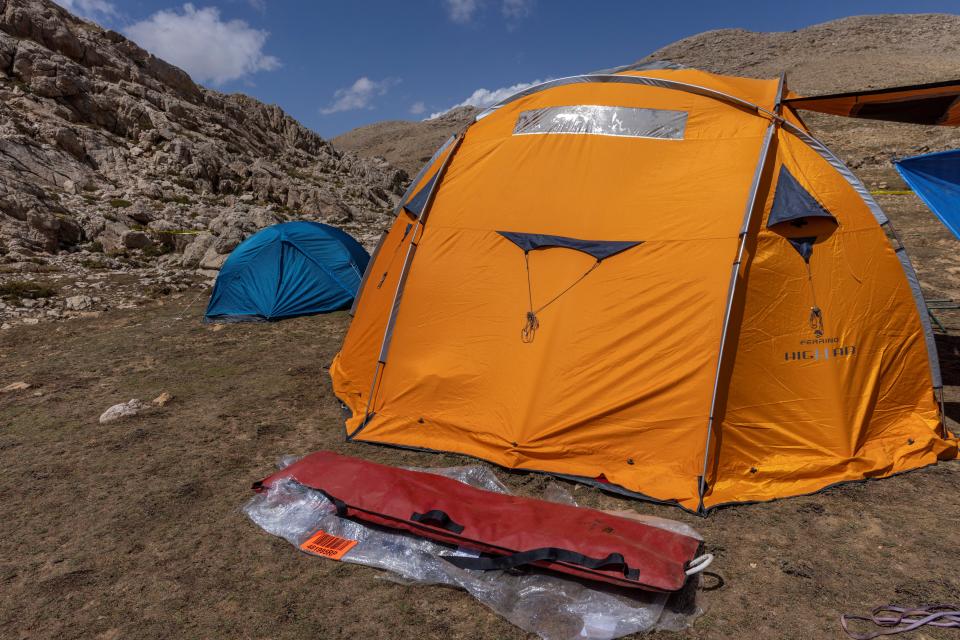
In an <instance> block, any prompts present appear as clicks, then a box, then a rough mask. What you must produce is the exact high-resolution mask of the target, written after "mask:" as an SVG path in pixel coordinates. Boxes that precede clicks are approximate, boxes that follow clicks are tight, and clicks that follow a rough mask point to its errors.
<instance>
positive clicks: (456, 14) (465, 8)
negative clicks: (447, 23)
mask: <svg viewBox="0 0 960 640" xmlns="http://www.w3.org/2000/svg"><path fill="white" fill-rule="evenodd" d="M443 4H444V5H446V7H447V15H448V16H450V19H451V20H453V21H454V22H456V23H458V24H467V23H468V22H470V21H471V20H473V16H474V14H476V13H477V9H479V8H480V0H443Z"/></svg>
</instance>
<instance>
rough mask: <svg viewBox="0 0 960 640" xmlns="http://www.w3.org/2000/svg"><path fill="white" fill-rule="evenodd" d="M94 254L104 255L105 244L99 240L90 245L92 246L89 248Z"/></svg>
mask: <svg viewBox="0 0 960 640" xmlns="http://www.w3.org/2000/svg"><path fill="white" fill-rule="evenodd" d="M87 249H89V250H90V251H92V252H93V253H103V243H102V242H100V241H99V240H94V241H93V242H91V243H90V246H89V247H87Z"/></svg>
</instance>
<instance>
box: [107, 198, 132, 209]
mask: <svg viewBox="0 0 960 640" xmlns="http://www.w3.org/2000/svg"><path fill="white" fill-rule="evenodd" d="M110 206H111V207H113V208H114V209H126V208H127V207H130V206H133V203H132V202H130V201H129V200H124V199H123V198H114V199H113V200H111V201H110Z"/></svg>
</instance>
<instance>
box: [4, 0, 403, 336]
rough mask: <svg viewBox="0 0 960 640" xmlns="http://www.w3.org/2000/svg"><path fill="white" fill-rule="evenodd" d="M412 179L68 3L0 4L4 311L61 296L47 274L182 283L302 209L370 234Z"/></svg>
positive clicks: (369, 237)
mask: <svg viewBox="0 0 960 640" xmlns="http://www.w3.org/2000/svg"><path fill="white" fill-rule="evenodd" d="M406 181H407V176H406V175H405V174H404V173H403V172H402V171H399V170H397V169H394V168H392V167H390V166H388V165H387V163H386V162H385V161H383V160H371V159H365V158H361V157H359V156H357V155H355V154H353V153H350V152H343V151H341V150H339V149H337V148H336V147H334V146H333V145H331V144H330V143H329V142H327V141H325V140H323V139H322V138H321V137H320V136H318V135H317V134H316V133H314V132H312V131H310V130H308V129H306V128H305V127H303V126H302V125H300V124H299V123H298V122H297V121H296V120H294V119H293V118H291V117H290V116H288V115H287V114H285V113H284V112H283V111H282V110H281V109H280V108H279V107H277V106H271V105H265V104H262V103H260V102H258V101H256V100H254V99H252V98H250V97H247V96H245V95H240V94H234V95H224V94H221V93H218V92H216V91H212V90H209V89H206V88H204V87H201V86H199V85H197V84H195V83H194V82H193V81H192V80H191V79H190V77H189V76H188V75H187V74H186V73H185V72H183V71H182V70H180V69H178V68H176V67H174V66H172V65H170V64H168V63H166V62H164V61H163V60H160V59H158V58H156V57H154V56H153V55H151V54H149V53H148V52H146V51H144V50H143V49H141V48H140V47H138V46H137V45H136V44H134V43H133V42H131V41H129V40H127V39H126V38H125V37H124V36H122V35H120V34H119V33H116V32H113V31H108V30H104V29H102V28H101V27H99V26H97V25H95V24H93V23H90V22H86V21H83V20H81V19H79V18H76V17H74V16H73V15H71V14H70V13H68V12H67V11H65V10H64V9H62V8H60V7H59V6H57V5H55V4H53V3H52V2H48V1H47V0H0V305H4V306H0V320H6V319H9V317H11V313H12V312H11V311H10V308H11V307H12V306H13V305H18V304H19V303H20V302H22V301H23V300H24V299H26V301H27V302H26V304H28V306H31V305H30V301H31V300H33V306H36V305H39V306H46V305H47V302H45V301H44V300H43V298H44V297H45V296H43V295H40V294H42V290H38V289H36V288H34V289H31V288H30V286H28V285H26V284H24V282H29V281H31V280H36V279H37V278H36V277H35V275H29V274H31V273H33V274H36V272H40V273H42V274H45V275H44V279H45V280H50V281H58V280H64V278H65V276H64V274H74V275H78V274H79V275H84V274H90V273H92V275H93V276H96V277H98V278H99V279H100V280H103V279H104V278H106V280H112V279H111V278H110V277H107V276H112V275H116V274H118V273H125V272H131V271H132V272H137V271H138V270H139V271H143V270H144V269H153V271H154V272H156V270H157V269H158V268H159V269H161V270H163V273H159V272H158V273H153V275H152V276H143V277H139V278H138V279H137V282H139V281H140V280H143V279H146V280H148V281H151V283H152V284H156V282H153V281H154V280H162V279H163V278H166V279H167V280H170V279H171V278H172V279H173V280H177V279H178V278H180V277H181V276H182V275H183V274H182V273H180V272H179V271H178V270H184V269H185V270H190V271H192V270H193V269H196V268H201V269H205V270H208V271H209V270H214V269H217V268H219V266H220V265H221V264H222V263H223V260H224V259H225V258H226V255H227V254H228V253H229V252H230V251H231V250H232V249H233V248H234V247H235V246H236V245H237V244H238V243H239V242H240V241H241V240H242V239H243V238H244V237H246V236H248V235H249V234H250V233H252V232H254V231H255V230H257V229H259V228H261V227H264V226H266V225H269V224H273V223H275V222H280V221H283V220H286V219H289V218H294V217H295V218H306V219H313V220H320V221H325V222H330V223H332V224H336V225H338V226H341V227H344V228H346V229H347V230H349V231H350V232H351V233H353V234H354V235H355V236H358V237H359V238H360V239H361V241H366V242H367V243H368V244H370V243H372V242H373V240H374V239H375V237H376V235H377V233H378V230H379V228H380V227H381V226H382V225H383V224H384V222H385V221H386V220H387V219H388V217H389V212H390V211H391V209H392V207H393V205H394V203H395V201H396V199H397V197H398V195H399V194H400V193H402V189H403V187H404V186H405V183H406ZM93 272H99V273H93ZM24 274H28V275H25V276H24ZM140 275H142V274H140ZM19 276H23V277H20V279H19V280H14V279H15V278H17V277H19ZM84 277H85V276H84ZM67 279H69V278H67ZM12 281H14V282H15V284H10V283H11V282H12ZM4 283H6V285H4ZM54 284H55V285H56V283H54ZM81 284H82V283H81ZM87 284H88V285H90V286H92V285H93V284H95V283H89V282H88V283H87ZM168 284H169V283H168ZM174 284H175V283H174ZM117 286H120V285H117ZM70 287H73V285H72V284H71V285H70ZM74 288H76V287H74ZM101 288H102V289H110V290H112V289H114V288H115V287H112V286H107V285H104V286H103V287H101ZM168 288H169V287H168ZM62 289H64V286H54V287H53V288H52V290H55V291H57V292H61V290H62ZM49 290H51V287H47V291H49ZM74 293H76V291H75V292H74ZM72 297H76V296H72ZM85 297H86V298H88V299H89V300H81V301H80V302H77V303H76V304H75V305H74V306H78V307H80V308H81V309H85V308H87V307H91V306H96V302H97V301H96V300H93V298H97V297H98V296H85ZM53 306H56V305H53ZM56 310H57V309H54V308H52V309H49V311H51V312H54V311H56ZM70 310H71V309H69V305H68V307H67V309H66V311H70ZM14 315H16V314H14ZM28 315H35V314H28ZM54 315H55V314H54Z"/></svg>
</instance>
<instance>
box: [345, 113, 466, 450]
mask: <svg viewBox="0 0 960 640" xmlns="http://www.w3.org/2000/svg"><path fill="white" fill-rule="evenodd" d="M465 134H466V131H463V133H461V134H460V135H459V136H458V137H457V139H456V141H455V142H454V144H453V148H452V149H451V150H450V153H449V154H448V155H447V157H446V158H444V160H443V164H442V165H440V168H439V169H438V170H437V179H436V180H435V181H434V183H433V186H432V187H431V188H430V193H429V194H428V195H427V202H426V204H424V206H423V211H422V212H420V216H419V217H417V223H416V226H415V227H414V228H413V230H412V231H411V232H410V245H409V246H408V248H407V255H406V258H405V259H404V261H403V268H402V270H401V271H400V277H399V278H397V290H396V291H395V292H394V294H393V303H392V304H391V305H390V316H389V317H388V318H387V325H386V327H385V328H384V331H383V341H382V342H381V344H380V356H379V358H377V367H376V370H375V371H374V373H373V381H372V383H371V385H370V397H369V398H367V408H366V411H365V412H364V419H363V423H362V424H361V425H360V427H359V428H357V430H356V431H354V432H353V433H351V434H350V436H349V437H350V438H353V437H354V436H356V435H357V434H358V433H359V432H360V431H361V430H362V429H363V427H365V426H366V424H367V422H368V421H369V419H370V408H371V407H372V406H373V396H374V390H375V389H377V388H378V385H377V376H378V375H382V374H383V369H384V368H385V366H386V364H387V353H388V352H389V351H390V342H391V340H392V339H393V326H394V324H395V323H396V320H397V313H398V312H399V311H400V301H401V300H402V298H403V288H404V285H405V284H406V282H407V275H409V273H410V266H411V264H412V263H413V256H414V254H415V253H416V251H417V244H418V243H419V241H420V237H419V235H418V234H420V232H421V231H422V230H423V228H424V225H425V224H426V221H427V214H428V213H429V212H430V208H431V207H432V206H433V198H434V196H435V195H436V191H437V189H438V188H439V186H440V182H441V181H443V176H444V174H445V173H446V171H447V166H448V165H449V164H450V161H451V160H452V159H453V156H454V155H455V154H456V153H457V149H459V148H460V143H461V142H463V138H464V136H465Z"/></svg>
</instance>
